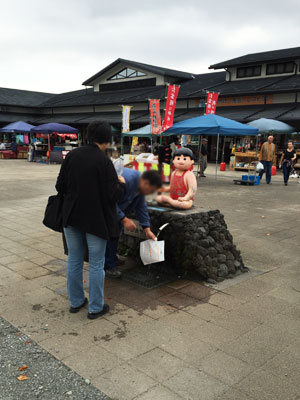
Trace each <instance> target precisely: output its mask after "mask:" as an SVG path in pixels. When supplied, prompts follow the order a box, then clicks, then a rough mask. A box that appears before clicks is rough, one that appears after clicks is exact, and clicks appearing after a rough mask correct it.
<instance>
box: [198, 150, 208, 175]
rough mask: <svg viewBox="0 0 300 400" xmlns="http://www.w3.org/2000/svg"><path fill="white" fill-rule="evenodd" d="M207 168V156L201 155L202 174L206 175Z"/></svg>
mask: <svg viewBox="0 0 300 400" xmlns="http://www.w3.org/2000/svg"><path fill="white" fill-rule="evenodd" d="M206 168H207V156H202V155H200V175H204V171H205V170H206Z"/></svg>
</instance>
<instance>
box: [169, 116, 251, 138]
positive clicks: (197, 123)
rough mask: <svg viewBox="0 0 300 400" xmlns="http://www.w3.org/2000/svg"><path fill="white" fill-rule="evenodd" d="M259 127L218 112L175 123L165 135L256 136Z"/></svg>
mask: <svg viewBox="0 0 300 400" xmlns="http://www.w3.org/2000/svg"><path fill="white" fill-rule="evenodd" d="M257 134H258V129H257V128H253V127H251V126H248V125H245V124H241V123H240V122H236V121H233V120H232V119H228V118H224V117H220V116H219V115H216V114H207V115H202V116H200V117H196V118H190V119H186V120H184V121H181V122H178V123H177V124H174V125H173V126H172V128H170V129H168V130H166V131H165V132H164V135H168V136H170V135H191V136H200V135H207V136H213V135H214V136H216V135H220V136H256V135H257Z"/></svg>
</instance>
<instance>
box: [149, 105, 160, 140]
mask: <svg viewBox="0 0 300 400" xmlns="http://www.w3.org/2000/svg"><path fill="white" fill-rule="evenodd" d="M149 108H150V122H151V130H152V134H153V135H159V134H160V133H161V115H160V100H156V99H149Z"/></svg>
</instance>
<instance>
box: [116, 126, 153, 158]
mask: <svg viewBox="0 0 300 400" xmlns="http://www.w3.org/2000/svg"><path fill="white" fill-rule="evenodd" d="M124 136H128V137H131V138H133V137H134V136H137V137H141V138H149V139H150V145H151V149H152V142H153V137H160V136H161V135H157V134H153V133H152V127H151V125H150V124H149V125H145V126H143V127H142V128H138V129H134V130H133V131H129V132H123V133H122V142H121V145H122V150H121V152H122V154H123V137H124Z"/></svg>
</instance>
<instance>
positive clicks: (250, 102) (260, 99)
mask: <svg viewBox="0 0 300 400" xmlns="http://www.w3.org/2000/svg"><path fill="white" fill-rule="evenodd" d="M265 97H266V104H273V95H272V94H268V95H266V96H264V95H254V96H228V97H223V96H222V97H219V100H218V107H225V106H255V105H260V104H262V105H263V104H265Z"/></svg>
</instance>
